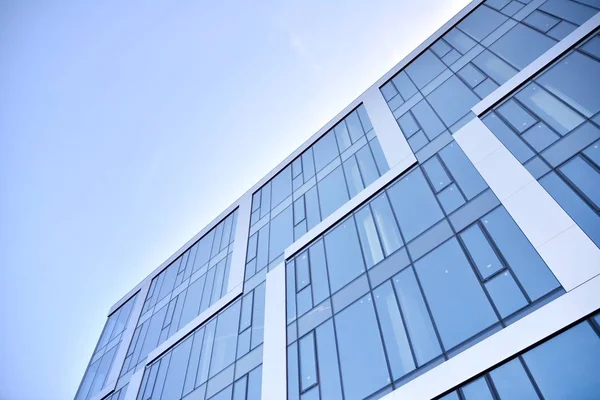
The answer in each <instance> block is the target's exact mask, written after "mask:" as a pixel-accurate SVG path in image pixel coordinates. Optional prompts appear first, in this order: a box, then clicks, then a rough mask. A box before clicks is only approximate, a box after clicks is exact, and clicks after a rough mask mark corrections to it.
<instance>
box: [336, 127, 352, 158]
mask: <svg viewBox="0 0 600 400" xmlns="http://www.w3.org/2000/svg"><path fill="white" fill-rule="evenodd" d="M334 132H335V137H336V139H337V144H338V148H339V149H340V152H341V151H344V150H346V149H347V148H348V147H350V145H351V144H352V142H351V141H350V134H349V133H348V128H346V123H345V122H344V121H343V120H342V121H341V122H340V123H338V124H337V125H336V126H335V128H334Z"/></svg>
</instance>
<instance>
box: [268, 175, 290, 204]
mask: <svg viewBox="0 0 600 400" xmlns="http://www.w3.org/2000/svg"><path fill="white" fill-rule="evenodd" d="M291 194H292V168H291V167H290V166H289V165H288V166H287V167H286V168H285V169H284V170H283V171H281V172H280V173H278V174H277V176H275V178H273V180H272V181H271V204H272V206H273V207H275V206H276V205H278V204H279V203H281V202H282V201H283V200H284V199H285V198H286V197H288V196H290V195H291Z"/></svg>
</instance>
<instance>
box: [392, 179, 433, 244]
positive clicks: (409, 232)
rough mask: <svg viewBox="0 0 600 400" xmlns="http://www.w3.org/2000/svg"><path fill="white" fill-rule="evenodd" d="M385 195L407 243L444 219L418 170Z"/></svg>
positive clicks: (401, 180) (396, 184)
mask: <svg viewBox="0 0 600 400" xmlns="http://www.w3.org/2000/svg"><path fill="white" fill-rule="evenodd" d="M387 193H388V195H389V196H390V201H391V203H392V207H393V208H394V212H395V214H396V217H397V218H398V222H399V223H400V229H401V231H402V233H403V234H404V238H405V240H406V241H407V242H408V241H410V240H412V239H414V238H415V237H417V236H418V235H419V234H420V233H422V232H423V231H425V230H426V229H427V228H429V227H430V226H432V225H433V224H435V223H436V222H437V221H439V220H440V219H442V218H443V217H444V214H443V213H442V210H441V209H440V207H439V205H438V203H437V201H436V199H435V197H434V195H433V193H432V192H431V189H430V188H429V185H428V184H427V182H426V181H425V177H424V176H423V173H422V172H421V170H420V169H416V170H414V171H412V172H410V173H409V174H408V175H407V176H405V177H403V178H402V179H400V181H398V182H397V183H395V184H394V185H393V186H392V187H391V188H390V189H388V191H387Z"/></svg>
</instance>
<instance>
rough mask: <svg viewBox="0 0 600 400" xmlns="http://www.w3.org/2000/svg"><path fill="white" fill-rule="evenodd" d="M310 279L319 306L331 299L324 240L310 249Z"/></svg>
mask: <svg viewBox="0 0 600 400" xmlns="http://www.w3.org/2000/svg"><path fill="white" fill-rule="evenodd" d="M308 251H309V258H310V274H311V275H310V277H311V282H312V285H311V286H312V292H313V299H314V301H315V304H319V303H320V302H322V301H323V300H325V299H326V298H327V297H329V278H328V277H327V265H326V261H325V249H324V247H323V240H319V241H318V242H316V243H314V244H313V245H312V246H310V248H309V250H308Z"/></svg>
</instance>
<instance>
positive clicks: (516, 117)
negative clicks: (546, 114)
mask: <svg viewBox="0 0 600 400" xmlns="http://www.w3.org/2000/svg"><path fill="white" fill-rule="evenodd" d="M496 111H497V112H498V114H500V115H502V116H503V117H504V118H505V119H506V120H507V121H508V123H509V124H511V125H512V127H513V128H515V129H516V130H517V131H518V132H519V133H523V132H525V131H526V130H527V129H529V128H530V127H532V126H533V125H534V124H535V122H536V120H535V118H533V117H532V116H531V114H529V113H528V112H527V111H525V110H524V109H523V108H522V107H521V106H520V105H519V104H517V102H516V101H514V100H513V99H510V100H508V101H507V102H505V103H504V104H502V105H501V106H500V107H498V109H497V110H496Z"/></svg>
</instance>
